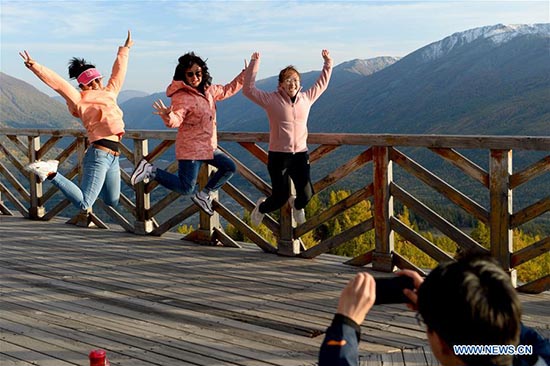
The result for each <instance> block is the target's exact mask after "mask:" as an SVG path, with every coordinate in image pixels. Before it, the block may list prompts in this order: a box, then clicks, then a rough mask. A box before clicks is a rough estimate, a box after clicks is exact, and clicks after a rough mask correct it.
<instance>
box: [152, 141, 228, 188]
mask: <svg viewBox="0 0 550 366" xmlns="http://www.w3.org/2000/svg"><path fill="white" fill-rule="evenodd" d="M203 163H205V164H209V165H212V166H213V167H215V168H217V171H216V172H215V173H214V174H213V175H212V176H211V177H210V179H209V180H208V183H207V184H206V186H205V187H204V190H205V191H207V192H215V191H217V190H218V189H220V187H221V186H223V185H224V184H225V182H227V181H228V180H229V179H230V178H231V177H232V176H233V174H234V173H235V171H236V170H237V166H236V165H235V163H234V162H233V160H231V159H230V158H229V157H228V156H227V155H225V154H224V153H222V152H221V151H220V150H219V149H216V150H215V151H214V158H213V159H212V160H178V175H177V176H176V175H174V174H171V173H168V172H167V171H165V170H162V169H157V171H156V175H155V180H156V181H157V182H159V183H160V184H161V185H162V186H164V187H166V188H168V189H170V190H172V191H174V192H178V193H179V194H181V195H184V196H186V195H189V194H193V193H195V192H196V190H197V189H196V185H197V177H198V175H199V169H200V167H201V165H202V164H203Z"/></svg>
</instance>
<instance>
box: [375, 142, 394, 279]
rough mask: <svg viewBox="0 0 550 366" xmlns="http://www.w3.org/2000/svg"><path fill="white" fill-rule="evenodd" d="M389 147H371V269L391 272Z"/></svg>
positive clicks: (390, 175) (392, 244)
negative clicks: (372, 193)
mask: <svg viewBox="0 0 550 366" xmlns="http://www.w3.org/2000/svg"><path fill="white" fill-rule="evenodd" d="M389 149H390V148H389V147H387V146H373V148H372V152H373V163H374V167H373V168H374V173H373V185H374V236H375V248H374V253H373V257H372V268H373V269H374V270H377V271H384V272H393V270H394V265H393V256H392V252H393V249H394V240H393V230H392V229H391V226H390V218H391V217H392V216H393V198H392V197H391V195H390V183H391V181H392V179H393V177H392V175H393V173H392V162H391V160H390V154H389Z"/></svg>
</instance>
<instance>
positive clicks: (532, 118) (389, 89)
mask: <svg viewBox="0 0 550 366" xmlns="http://www.w3.org/2000/svg"><path fill="white" fill-rule="evenodd" d="M549 42H550V24H535V25H514V26H506V25H502V24H499V25H495V26H490V27H482V28H476V29H472V30H469V31H466V32H461V33H455V34H453V35H451V36H449V37H447V38H445V39H443V40H441V41H439V42H434V43H432V44H430V45H427V46H426V47H423V48H421V49H419V50H417V51H415V52H413V53H411V54H409V55H407V56H406V57H404V58H402V59H401V60H399V61H398V62H396V63H394V64H393V65H391V66H389V67H387V68H385V69H383V70H381V71H379V72H377V73H374V74H372V75H370V76H366V77H364V78H363V79H361V80H357V81H355V82H350V83H347V84H345V85H341V86H339V87H336V88H332V89H330V88H329V90H327V92H326V93H325V95H323V97H322V98H323V99H322V100H321V99H320V100H319V101H318V102H317V104H316V105H315V106H314V108H315V109H314V110H312V114H311V116H310V119H311V121H315V123H311V124H310V125H311V130H312V131H324V132H330V131H332V132H363V133H365V132H369V133H382V132H383V133H445V134H481V135H507V134H508V135H548V131H549V121H550V57H549V54H548V49H549Z"/></svg>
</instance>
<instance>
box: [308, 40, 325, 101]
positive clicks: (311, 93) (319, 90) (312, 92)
mask: <svg viewBox="0 0 550 366" xmlns="http://www.w3.org/2000/svg"><path fill="white" fill-rule="evenodd" d="M321 56H323V61H324V63H323V70H322V71H321V74H320V75H319V78H318V79H317V81H316V82H315V84H313V86H312V87H311V88H309V89H308V90H307V91H306V92H305V93H306V95H307V97H308V98H309V99H310V100H311V102H312V103H313V102H315V101H316V100H317V99H318V98H319V97H320V96H321V94H323V92H324V91H325V90H326V89H327V87H328V83H329V81H330V76H331V75H332V58H331V57H330V52H329V51H328V50H322V51H321Z"/></svg>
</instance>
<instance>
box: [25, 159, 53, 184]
mask: <svg viewBox="0 0 550 366" xmlns="http://www.w3.org/2000/svg"><path fill="white" fill-rule="evenodd" d="M58 165H59V161H57V160H47V161H42V160H37V161H35V162H34V163H32V164H29V165H27V166H26V167H25V170H27V171H29V172H31V173H34V174H36V175H38V177H39V178H40V181H41V182H43V181H45V180H46V178H48V175H50V174H51V173H57V166H58Z"/></svg>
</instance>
